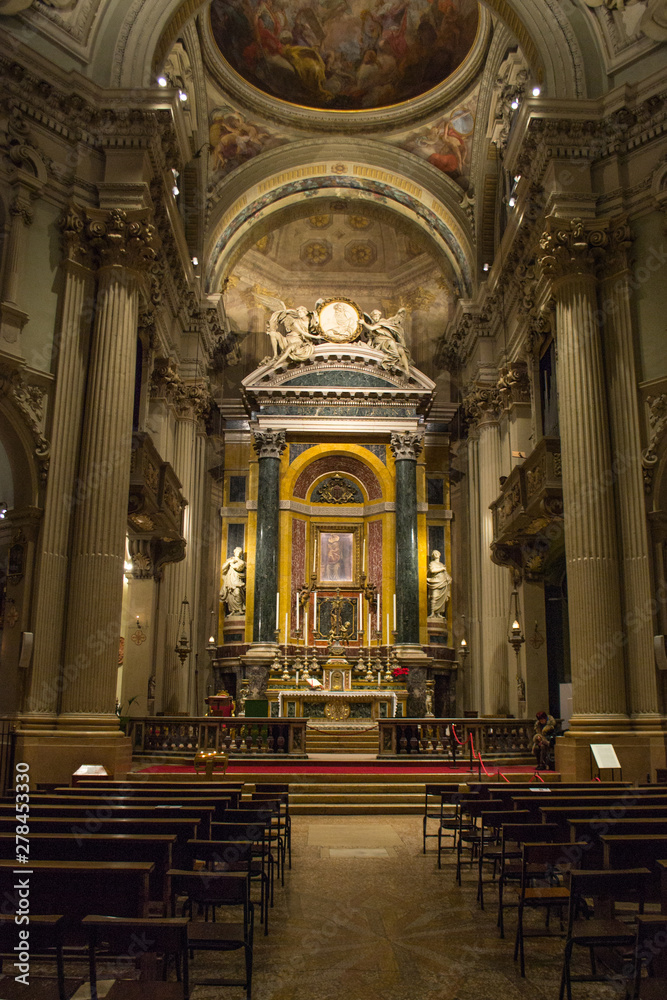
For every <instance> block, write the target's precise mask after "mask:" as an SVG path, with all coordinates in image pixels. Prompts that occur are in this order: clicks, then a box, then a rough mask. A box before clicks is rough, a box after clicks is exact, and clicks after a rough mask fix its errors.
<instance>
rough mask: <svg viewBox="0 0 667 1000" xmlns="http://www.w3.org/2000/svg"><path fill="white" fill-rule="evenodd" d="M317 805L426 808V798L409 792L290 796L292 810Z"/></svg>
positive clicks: (321, 793)
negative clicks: (410, 806) (386, 805)
mask: <svg viewBox="0 0 667 1000" xmlns="http://www.w3.org/2000/svg"><path fill="white" fill-rule="evenodd" d="M313 803H317V804H319V805H341V804H344V805H356V804H360V803H377V804H378V805H380V804H382V803H387V804H390V805H396V804H398V803H405V804H410V805H415V804H417V805H418V804H419V803H421V805H422V808H423V806H424V796H423V794H422V795H419V794H413V795H411V794H409V793H408V792H406V793H402V792H396V793H394V794H391V793H389V792H385V793H384V794H383V795H378V794H372V793H368V794H364V793H363V792H355V793H354V794H353V795H347V794H346V793H344V792H343V793H341V794H340V795H334V794H332V793H324V792H313V793H312V794H311V795H290V809H291V808H292V804H294V805H311V804H313Z"/></svg>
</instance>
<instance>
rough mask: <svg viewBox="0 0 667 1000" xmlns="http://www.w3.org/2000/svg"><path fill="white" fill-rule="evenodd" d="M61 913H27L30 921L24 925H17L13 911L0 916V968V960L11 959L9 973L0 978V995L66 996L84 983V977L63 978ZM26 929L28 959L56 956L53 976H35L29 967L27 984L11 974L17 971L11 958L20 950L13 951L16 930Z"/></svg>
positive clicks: (10, 998) (39, 999)
mask: <svg viewBox="0 0 667 1000" xmlns="http://www.w3.org/2000/svg"><path fill="white" fill-rule="evenodd" d="M64 919H65V918H64V917H63V916H62V915H60V914H56V915H52V914H46V915H38V914H34V913H33V914H31V915H30V924H29V925H28V926H27V928H26V927H25V925H23V924H19V925H17V923H16V921H15V918H14V914H13V913H12V914H3V915H1V916H0V953H2V958H0V969H1V968H2V960H3V959H4V960H6V961H8V962H10V963H11V968H12V972H11V974H10V975H8V976H5V977H4V978H3V979H0V997H2V998H3V1000H26V998H27V996H28V994H29V995H30V997H31V1000H69V998H70V997H71V996H72V994H73V993H75V992H76V991H77V990H78V988H79V987H80V986H81V985H82V984H83V982H84V980H83V979H81V978H79V979H65V966H64V961H63V940H62V938H63V935H62V929H63V923H64ZM25 929H27V930H28V931H29V934H30V939H29V940H30V960H31V963H32V962H34V961H35V959H37V958H39V959H40V960H41V959H42V958H52V959H55V963H56V969H55V973H56V974H55V977H53V976H42V975H39V976H36V975H35V974H34V972H33V969H32V968H31V969H30V979H29V981H30V986H29V987H26V986H25V985H23V984H22V983H21V982H18V981H17V980H16V979H15V978H14V977H15V976H16V975H17V974H20V973H17V971H16V970H15V969H14V962H16V961H17V960H19V955H20V953H18V954H17V952H16V951H14V949H15V947H16V946H17V945H18V944H20V942H21V939H20V938H19V933H20V931H21V930H25Z"/></svg>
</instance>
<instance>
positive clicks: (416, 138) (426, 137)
mask: <svg viewBox="0 0 667 1000" xmlns="http://www.w3.org/2000/svg"><path fill="white" fill-rule="evenodd" d="M477 97H478V91H476V92H475V93H474V94H471V95H470V97H469V98H468V100H467V101H466V102H465V104H464V105H461V106H460V107H457V108H456V109H455V110H454V111H452V113H451V114H447V115H443V116H442V117H441V118H439V119H438V120H437V121H435V122H433V123H431V124H428V125H425V126H423V127H422V128H420V129H418V130H417V131H415V132H411V133H410V135H408V136H406V137H405V139H403V141H402V142H401V143H400V145H401V146H402V148H403V149H407V150H408V151H409V152H411V153H415V154H416V155H417V156H421V157H422V159H424V160H426V161H427V162H428V163H430V164H431V165H432V166H434V167H436V168H437V169H438V170H442V172H443V173H445V174H447V175H448V176H449V177H451V178H452V180H454V181H456V183H457V184H459V186H460V187H462V188H463V189H464V190H467V189H468V186H469V177H470V166H471V161H472V138H473V131H474V128H475V111H476V108H477Z"/></svg>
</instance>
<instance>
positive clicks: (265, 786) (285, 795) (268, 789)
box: [253, 781, 292, 868]
mask: <svg viewBox="0 0 667 1000" xmlns="http://www.w3.org/2000/svg"><path fill="white" fill-rule="evenodd" d="M276 792H277V793H278V794H279V795H280V797H281V801H282V802H283V803H284V806H285V826H286V828H287V867H288V868H291V867H292V818H291V816H290V812H289V783H287V782H284V781H283V782H280V781H279V782H275V781H262V782H260V783H258V784H256V785H255V794H260V795H264V794H266V795H267V796H268V797H270V796H271V795H273V794H274V793H276ZM254 797H255V796H254V795H253V798H254Z"/></svg>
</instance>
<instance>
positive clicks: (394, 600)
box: [394, 594, 396, 632]
mask: <svg viewBox="0 0 667 1000" xmlns="http://www.w3.org/2000/svg"><path fill="white" fill-rule="evenodd" d="M395 631H396V594H394V632H395Z"/></svg>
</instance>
